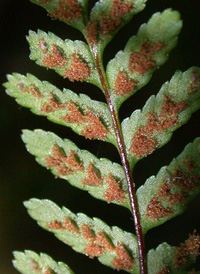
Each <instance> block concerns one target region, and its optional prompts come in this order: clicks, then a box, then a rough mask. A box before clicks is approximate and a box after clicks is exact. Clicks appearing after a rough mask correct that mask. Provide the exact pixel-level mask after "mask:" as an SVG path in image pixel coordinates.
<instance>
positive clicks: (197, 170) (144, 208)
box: [137, 138, 200, 232]
mask: <svg viewBox="0 0 200 274" xmlns="http://www.w3.org/2000/svg"><path fill="white" fill-rule="evenodd" d="M199 192H200V138H196V139H195V140H194V142H193V143H190V144H188V145H187V146H186V147H185V149H184V150H183V152H182V153H181V154H180V155H179V156H178V157H177V158H175V159H174V160H173V161H172V162H171V163H170V164H169V166H166V167H162V168H161V169H160V171H159V172H158V174H157V176H156V177H155V176H152V177H150V178H149V179H147V181H146V183H145V184H144V185H143V186H141V187H140V188H139V189H138V190H137V198H138V205H139V210H140V214H141V223H142V227H143V229H144V232H147V231H148V230H149V229H151V228H153V227H155V226H158V225H160V224H162V223H164V222H166V221H167V220H170V219H172V218H174V217H175V216H177V215H179V214H181V213H183V212H184V211H185V209H186V205H187V204H188V203H189V202H190V201H191V200H192V199H194V197H195V196H196V195H197V194H198V193H199Z"/></svg>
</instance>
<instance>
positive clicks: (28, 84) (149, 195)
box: [5, 0, 200, 274]
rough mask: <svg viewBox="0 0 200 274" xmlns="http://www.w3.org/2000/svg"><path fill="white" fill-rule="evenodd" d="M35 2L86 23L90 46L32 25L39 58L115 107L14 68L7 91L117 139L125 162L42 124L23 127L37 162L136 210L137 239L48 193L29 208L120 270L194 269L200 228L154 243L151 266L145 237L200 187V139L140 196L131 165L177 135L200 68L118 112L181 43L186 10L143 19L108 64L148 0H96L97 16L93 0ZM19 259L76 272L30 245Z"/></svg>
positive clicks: (199, 85) (199, 87) (42, 268)
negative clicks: (137, 106)
mask: <svg viewBox="0 0 200 274" xmlns="http://www.w3.org/2000/svg"><path fill="white" fill-rule="evenodd" d="M31 1H32V2H33V3H36V4H38V5H41V6H42V7H44V8H45V9H46V10H47V11H48V12H49V14H50V16H51V17H52V18H57V19H59V20H61V21H63V22H65V23H67V24H69V25H71V26H73V27H75V28H77V29H79V30H80V31H81V32H82V33H83V35H84V37H85V38H86V41H87V42H88V45H87V44H86V43H84V42H81V41H75V42H72V41H70V40H65V41H63V40H61V39H60V38H58V37H56V36H55V35H54V34H52V33H48V34H46V33H45V32H42V31H38V33H34V32H30V33H29V37H28V41H29V43H30V49H31V55H30V58H31V59H33V60H35V61H36V62H37V64H39V65H42V66H45V67H47V68H49V69H53V70H55V71H56V72H57V73H58V74H60V75H61V76H63V77H64V78H68V79H69V80H71V81H77V80H78V81H86V82H89V83H92V84H94V85H96V86H98V87H99V88H100V89H101V90H102V91H103V93H104V95H105V98H106V101H107V105H106V104H103V103H100V102H97V101H94V100H91V99H90V98H89V97H87V96H85V95H79V96H77V95H76V94H75V93H73V92H72V91H70V90H64V92H61V91H60V90H58V89H57V88H56V87H55V86H53V85H50V84H49V83H47V82H41V81H39V80H38V79H37V78H35V77H33V76H32V75H27V77H25V76H22V75H20V74H13V75H12V76H9V77H8V80H9V82H8V83H6V84H5V86H6V88H7V92H8V94H9V95H11V96H13V97H15V98H16V99H17V102H18V103H19V104H21V105H23V106H25V107H29V108H30V109H31V110H32V111H33V112H34V113H36V114H38V115H44V116H47V118H49V119H50V120H51V121H53V122H56V123H59V124H62V125H65V126H69V127H71V128H72V129H73V130H74V131H75V132H77V133H78V134H80V135H83V136H85V137H86V138H88V139H95V138H96V139H99V140H102V141H107V142H110V143H112V144H114V145H115V146H116V147H117V148H118V150H119V154H120V156H121V162H122V165H123V167H122V166H120V165H117V164H115V163H111V162H110V161H108V160H107V159H97V158H96V157H95V156H93V155H92V154H91V153H89V152H87V151H82V150H80V149H78V148H77V147H76V146H75V144H73V143H72V142H71V141H69V140H62V139H60V138H59V137H58V136H56V135H55V134H53V133H49V132H43V131H42V130H36V131H34V132H31V131H24V133H23V140H24V142H25V143H26V144H27V148H28V150H29V151H30V153H32V154H33V155H35V156H36V157H37V160H38V162H39V163H40V164H42V165H44V166H46V167H47V168H49V169H50V170H51V171H52V172H53V173H54V174H55V175H56V176H59V177H61V178H63V179H67V180H68V181H69V182H70V183H71V184H72V185H74V186H77V187H79V188H81V189H83V190H87V191H88V192H89V193H90V194H91V195H93V196H94V197H96V198H98V199H102V200H105V201H107V202H108V203H110V202H112V203H116V204H119V205H122V206H125V207H127V208H129V209H131V211H132V214H133V219H134V222H135V229H136V236H137V237H136V236H135V235H133V234H131V233H127V232H124V231H122V230H121V229H120V228H117V227H113V228H109V227H108V226H107V225H106V224H105V223H103V222H102V221H101V220H98V219H95V218H94V219H90V218H88V217H87V216H86V215H84V214H80V213H78V214H77V215H75V214H73V213H72V212H70V211H69V210H67V209H66V208H63V209H60V208H58V207H57V206H56V205H55V204H54V203H52V202H51V201H48V200H38V199H31V200H30V201H28V202H26V203H25V206H26V207H27V209H28V212H29V214H30V215H31V216H32V217H33V218H34V219H35V220H37V222H38V224H39V225H41V226H42V227H43V228H45V229H47V230H49V231H50V232H53V233H54V234H55V235H56V237H58V238H59V239H60V240H62V241H64V242H65V243H67V244H69V245H71V246H72V247H73V248H74V249H75V250H76V251H77V252H81V253H84V254H86V255H88V256H89V257H91V258H93V257H97V258H98V259H99V261H100V262H102V263H103V264H106V265H108V266H110V267H113V268H114V269H117V270H121V269H123V270H126V271H128V272H130V273H140V274H145V273H147V267H148V273H149V274H155V273H156V274H160V273H162V274H165V273H169V272H172V273H176V272H177V273H183V274H185V273H189V272H188V270H186V269H187V268H188V266H189V265H190V264H192V263H193V262H195V260H196V257H197V256H198V254H199V247H200V238H199V235H198V234H197V233H196V232H194V234H193V235H190V237H189V239H188V240H187V241H186V242H185V243H184V244H181V246H180V247H178V248H175V247H170V246H169V245H167V244H165V243H164V244H161V245H160V246H159V247H158V248H157V249H156V250H155V251H154V250H150V251H149V252H148V254H147V265H146V259H145V251H144V235H145V233H146V232H147V231H148V230H149V229H151V228H152V227H155V226H157V225H160V224H162V223H163V222H165V221H167V220H169V219H171V218H173V217H175V216H176V215H178V214H180V213H182V212H183V211H184V210H185V205H186V204H187V203H188V202H189V201H190V200H191V199H193V198H194V197H195V195H197V193H198V192H199V190H200V187H199V169H200V159H199V151H200V143H199V139H196V140H195V141H194V142H193V143H192V144H189V145H188V146H187V147H186V149H185V150H184V151H183V153H182V154H181V155H180V156H179V157H178V158H177V159H176V160H174V161H173V162H172V163H171V164H170V165H169V166H168V167H164V168H162V169H161V170H160V172H159V173H158V175H157V177H150V178H149V179H148V180H147V181H146V183H145V184H144V185H143V186H141V187H140V188H139V189H138V191H137V193H136V194H135V187H134V183H133V180H132V175H131V173H132V170H133V167H134V165H135V164H136V162H137V161H139V160H140V159H142V157H145V156H147V155H148V154H150V153H152V152H153V151H154V150H155V149H158V148H160V147H161V146H162V145H164V144H165V143H166V142H168V141H169V139H170V137H171V135H172V133H173V131H174V130H176V129H177V128H178V127H180V126H181V125H183V124H184V123H185V122H187V120H188V119H189V118H190V116H191V114H192V113H193V112H194V111H196V110H197V109H198V108H199V107H200V104H199V97H200V80H199V79H200V70H199V69H198V68H195V67H194V68H191V69H189V70H187V71H186V72H184V73H181V72H177V73H176V74H175V75H174V77H173V78H172V80H171V81H170V83H166V84H164V85H163V87H162V88H161V90H160V92H159V93H158V95H157V96H156V97H155V96H153V97H151V98H150V99H149V100H148V101H147V103H146V105H145V106H144V108H143V109H142V110H141V111H140V110H137V111H135V112H133V114H132V115H131V117H130V118H127V119H125V120H124V121H123V122H122V124H120V122H119V117H118V110H119V108H120V106H121V104H122V103H123V102H124V101H125V100H126V99H128V98H129V97H130V96H131V95H133V94H134V93H135V92H136V91H137V90H139V89H141V88H142V87H143V86H144V85H145V84H147V82H148V81H149V80H150V78H151V75H152V73H153V72H154V71H155V69H156V68H158V67H159V66H161V65H162V64H163V63H164V62H166V60H167V57H168V53H169V52H170V51H171V49H173V47H174V46H175V45H176V42H177V35H178V34H179V32H180V29H181V26H182V22H181V20H180V16H179V13H178V12H176V11H172V10H170V9H168V10H165V11H164V12H163V13H156V14H154V15H153V16H152V18H151V19H150V20H149V22H148V23H147V24H144V25H142V26H141V28H140V29H139V31H138V33H137V36H133V37H131V38H130V40H129V41H128V43H127V45H126V47H125V49H124V51H120V52H119V53H118V54H117V55H116V57H115V58H114V59H113V60H111V61H110V62H109V63H108V66H107V69H106V71H105V69H104V67H103V61H102V55H103V50H104V48H105V46H106V45H107V43H108V42H109V41H110V40H111V39H112V38H113V36H114V35H115V34H116V33H117V31H118V30H119V29H120V28H121V27H122V26H123V25H125V24H126V23H127V22H128V21H130V19H131V18H132V16H133V15H134V14H136V13H138V12H140V11H141V10H142V9H143V8H144V6H145V2H146V0H109V1H105V0H102V1H99V2H97V3H96V4H95V5H94V7H93V9H92V11H91V14H90V18H89V17H88V14H87V1H86V0H80V1H77V0H31ZM41 143H42V144H43V145H42V146H41ZM38 144H40V145H39V146H38ZM41 147H42V148H41ZM126 182H127V185H128V186H127V185H126ZM128 196H129V197H128ZM48 212H51V214H50V213H48ZM136 242H137V244H136ZM137 245H138V246H137ZM166 253H167V254H168V255H167V256H166ZM15 258H16V260H15V261H14V265H15V267H16V268H17V269H18V270H19V271H21V272H22V273H24V274H29V273H34V274H35V273H38V272H39V273H44V274H49V273H60V274H61V273H72V272H71V270H70V269H68V267H67V266H66V265H64V264H62V263H58V264H57V263H55V262H54V261H53V260H52V259H51V258H50V257H48V256H47V255H44V254H41V256H40V257H39V256H38V255H37V254H36V253H33V252H31V251H26V252H25V253H19V252H17V253H15ZM60 267H61V268H60ZM191 273H193V272H192V271H191Z"/></svg>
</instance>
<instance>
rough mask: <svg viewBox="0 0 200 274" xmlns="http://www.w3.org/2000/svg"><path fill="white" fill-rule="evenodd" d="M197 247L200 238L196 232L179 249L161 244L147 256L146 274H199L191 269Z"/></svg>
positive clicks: (197, 251) (199, 244) (197, 252)
mask: <svg viewBox="0 0 200 274" xmlns="http://www.w3.org/2000/svg"><path fill="white" fill-rule="evenodd" d="M199 247H200V237H199V235H198V234H196V232H194V233H193V234H192V235H190V236H189V238H188V239H187V240H186V241H185V243H182V244H181V245H180V246H179V247H174V246H170V245H168V244H167V243H162V244H161V245H159V246H158V247H157V248H156V249H151V250H150V251H149V252H148V254H147V266H148V274H167V273H173V274H199V273H200V272H199V271H198V272H196V271H195V270H194V269H193V270H192V269H191V265H192V264H194V263H195V262H196V258H197V257H198V256H199ZM189 267H190V270H188V268H189Z"/></svg>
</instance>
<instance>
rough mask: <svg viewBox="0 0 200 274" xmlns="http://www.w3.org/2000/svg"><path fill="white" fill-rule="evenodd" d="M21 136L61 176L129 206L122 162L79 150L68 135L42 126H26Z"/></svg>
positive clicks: (30, 148) (28, 148)
mask: <svg viewBox="0 0 200 274" xmlns="http://www.w3.org/2000/svg"><path fill="white" fill-rule="evenodd" d="M22 139H23V141H24V142H25V144H26V147H27V150H28V151H29V152H30V153H31V154H33V155H34V156H35V157H36V159H37V161H38V162H39V163H40V164H41V165H42V166H45V167H46V168H48V169H50V170H51V172H52V173H53V174H54V175H55V176H56V177H59V178H62V179H65V180H67V181H68V182H69V183H70V184H72V185H73V186H75V187H78V188H80V189H82V190H86V191H88V192H89V193H90V194H91V195H92V196H93V197H95V198H97V199H101V200H103V201H107V202H108V203H111V202H112V203H115V204H118V205H121V206H125V207H127V208H130V202H129V196H128V189H127V183H126V177H125V174H124V170H123V168H122V166H120V165H119V164H117V163H112V162H111V161H109V160H108V159H98V158H97V157H95V156H94V155H93V154H91V153H90V152H88V151H86V150H80V149H79V148H78V147H77V146H76V145H75V144H74V143H72V142H71V141H69V140H68V139H65V140H62V139H61V138H59V137H58V136H57V135H55V134H54V133H51V132H45V131H43V130H35V131H29V130H24V131H23V135H22Z"/></svg>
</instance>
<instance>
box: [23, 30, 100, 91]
mask: <svg viewBox="0 0 200 274" xmlns="http://www.w3.org/2000/svg"><path fill="white" fill-rule="evenodd" d="M27 40H28V42H29V45H30V51H31V53H30V59H31V60H33V61H35V62H36V63H37V64H38V65H39V66H43V67H46V68H47V69H53V70H54V71H55V72H57V73H58V74H59V75H61V76H62V77H64V78H68V79H69V80H70V81H86V82H89V83H92V84H94V85H96V86H98V87H99V88H101V84H100V80H99V76H98V72H97V69H96V65H95V62H94V60H93V57H92V55H91V52H90V49H89V47H88V45H87V44H86V43H85V42H83V41H78V40H76V41H72V40H70V39H66V40H62V39H61V38H59V37H58V36H56V35H55V34H53V33H51V32H48V33H46V32H44V31H41V30H38V32H37V33H36V32H34V31H29V35H28V36H27Z"/></svg>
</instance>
